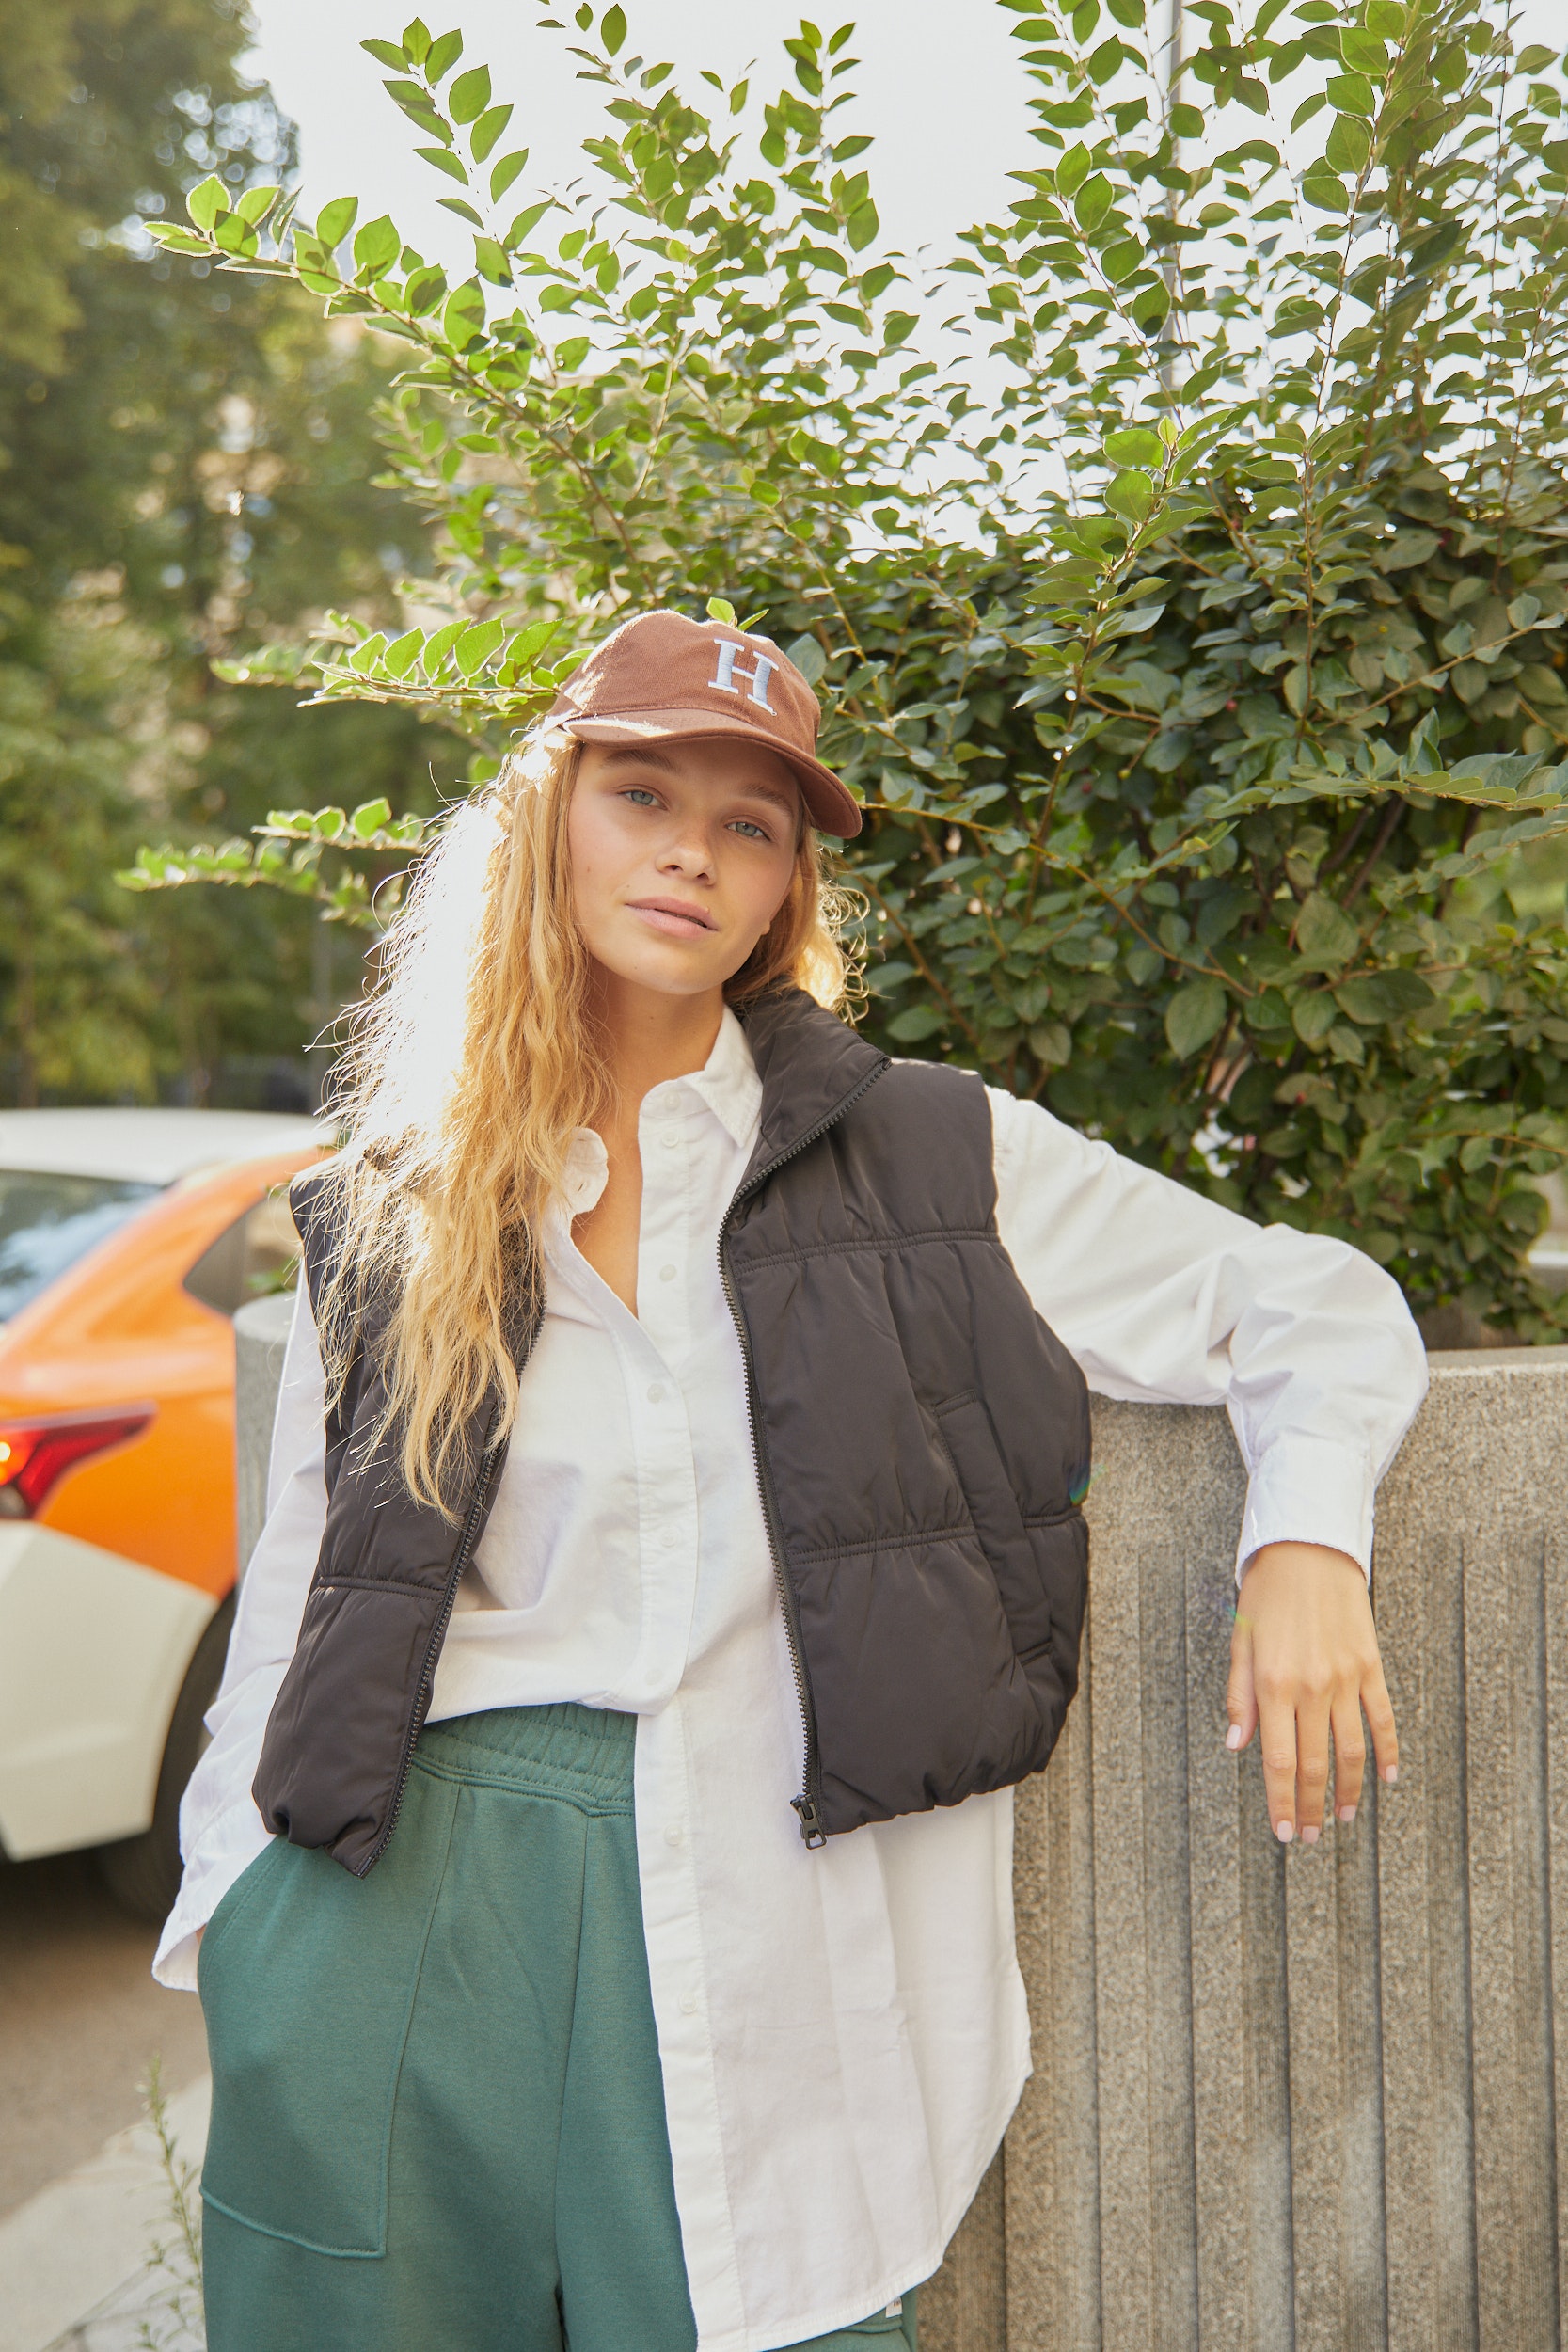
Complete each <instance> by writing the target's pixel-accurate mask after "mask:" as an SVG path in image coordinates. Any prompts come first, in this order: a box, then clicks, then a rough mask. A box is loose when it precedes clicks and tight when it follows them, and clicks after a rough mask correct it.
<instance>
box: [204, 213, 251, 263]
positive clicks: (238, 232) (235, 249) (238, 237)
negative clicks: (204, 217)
mask: <svg viewBox="0 0 1568 2352" xmlns="http://www.w3.org/2000/svg"><path fill="white" fill-rule="evenodd" d="M213 235H214V238H215V239H216V241H217V243H218V244H219V245H220V246H222V247H223V250H224V251H225V253H235V254H243V255H246V256H248V255H250V254H252V253H256V252H259V251H260V249H261V248H260V245H259V241H258V239H257V235H256V231H255V230H254V229H252V227H251V225H250V223H249V221H248V220H242V219H241V218H240V215H239V214H238V213H225V214H224V215H223V217H222V219H221V220H220V221H219V222H218V223H217V225H216V227H215V228H214V230H213Z"/></svg>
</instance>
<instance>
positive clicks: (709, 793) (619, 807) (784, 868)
mask: <svg viewBox="0 0 1568 2352" xmlns="http://www.w3.org/2000/svg"><path fill="white" fill-rule="evenodd" d="M799 834H800V788H799V787H798V786H797V784H796V782H795V779H794V777H793V776H792V775H791V773H790V771H789V770H788V769H787V768H786V767H785V765H784V761H783V760H782V759H780V758H779V757H778V755H777V754H776V753H773V752H769V751H765V750H764V749H763V747H762V746H761V745H760V744H757V743H746V742H739V741H736V740H735V739H733V738H731V737H727V736H726V737H722V738H720V737H711V736H710V737H697V738H696V739H691V740H688V741H684V742H668V741H660V742H652V743H647V744H629V743H585V744H584V745H583V747H582V752H581V756H580V759H579V762H578V774H577V782H576V785H575V787H574V788H573V793H572V805H571V809H570V812H569V814H568V817H567V837H568V840H569V843H570V847H571V859H572V893H573V904H574V909H575V912H576V914H577V919H578V928H579V930H581V932H582V936H583V940H584V942H585V943H586V945H587V947H588V951H589V953H590V955H591V956H593V958H594V961H595V962H596V963H598V964H599V965H601V966H602V967H603V969H604V970H605V971H607V972H609V973H611V974H613V975H614V976H615V977H616V978H617V979H621V980H626V981H630V982H631V983H633V984H634V985H635V986H639V987H642V988H651V989H656V990H657V991H658V992H660V993H662V994H666V995H675V996H697V995H703V994H705V993H709V992H711V991H712V990H714V989H718V988H721V987H722V986H723V984H724V982H725V981H726V980H727V979H729V978H731V977H732V976H733V975H734V974H735V973H736V972H738V971H739V969H740V967H741V965H742V964H743V963H744V962H745V961H746V959H747V957H748V956H749V955H750V954H751V952H752V948H753V947H754V946H756V943H757V941H758V940H759V939H760V938H761V937H762V935H763V933H764V931H766V930H767V929H768V925H769V923H771V921H772V920H773V917H774V915H775V914H777V913H778V911H779V909H780V907H781V906H782V905H783V904H784V898H785V897H786V895H787V893H788V890H789V883H790V877H791V875H792V873H793V871H794V867H795V845H796V841H797V839H798V837H799Z"/></svg>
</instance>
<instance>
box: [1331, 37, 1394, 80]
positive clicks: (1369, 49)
mask: <svg viewBox="0 0 1568 2352" xmlns="http://www.w3.org/2000/svg"><path fill="white" fill-rule="evenodd" d="M1339 55H1340V56H1341V57H1343V59H1344V61H1345V63H1346V65H1347V66H1349V68H1350V70H1351V72H1353V73H1370V75H1371V77H1372V79H1373V80H1374V81H1377V82H1381V81H1382V79H1383V77H1384V75H1385V74H1386V72H1387V71H1388V44H1387V42H1386V41H1384V40H1379V39H1378V36H1377V35H1376V34H1375V33H1367V32H1359V31H1357V30H1356V29H1355V28H1354V26H1350V25H1347V26H1346V28H1345V29H1344V31H1343V32H1341V34H1340V35H1339Z"/></svg>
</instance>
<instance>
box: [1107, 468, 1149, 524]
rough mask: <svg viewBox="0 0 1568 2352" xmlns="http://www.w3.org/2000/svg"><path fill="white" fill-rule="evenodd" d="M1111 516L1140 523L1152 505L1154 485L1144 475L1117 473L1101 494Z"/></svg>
mask: <svg viewBox="0 0 1568 2352" xmlns="http://www.w3.org/2000/svg"><path fill="white" fill-rule="evenodd" d="M1101 496H1102V497H1103V499H1104V501H1105V503H1106V505H1107V506H1108V507H1109V508H1110V510H1111V512H1112V514H1113V515H1120V516H1122V517H1123V518H1124V519H1125V520H1126V521H1128V522H1130V523H1141V522H1142V521H1143V519H1144V517H1145V516H1146V515H1147V514H1148V510H1149V508H1150V506H1152V504H1153V503H1154V485H1153V484H1152V483H1151V482H1150V481H1149V478H1148V474H1146V473H1132V472H1129V473H1118V474H1117V476H1116V478H1115V480H1114V481H1111V482H1108V483H1107V484H1106V485H1105V488H1104V490H1103V491H1102V492H1101Z"/></svg>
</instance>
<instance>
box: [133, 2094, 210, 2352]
mask: <svg viewBox="0 0 1568 2352" xmlns="http://www.w3.org/2000/svg"><path fill="white" fill-rule="evenodd" d="M142 2095H143V2102H144V2105H145V2106H146V2109H147V2120H148V2122H150V2124H151V2126H152V2130H153V2134H154V2137H156V2139H157V2142H158V2157H159V2162H160V2164H161V2166H162V2169H163V2175H164V2185H165V2189H166V2195H167V2201H168V2220H169V2222H170V2224H171V2225H172V2230H173V2235H172V2236H171V2237H169V2238H166V2239H165V2238H159V2239H157V2240H155V2241H154V2243H153V2245H152V2246H151V2247H150V2249H149V2252H148V2257H147V2268H148V2271H149V2273H150V2275H151V2276H152V2277H153V2278H154V2279H155V2280H157V2282H158V2288H159V2293H158V2297H157V2301H156V2304H155V2306H154V2308H153V2310H152V2311H151V2312H146V2313H144V2314H143V2316H142V2320H141V2326H140V2330H139V2332H138V2334H137V2337H136V2343H137V2344H138V2346H140V2347H141V2352H202V2347H203V2345H204V2344H205V2343H206V2330H205V2325H204V2322H203V2317H202V2304H201V2198H200V2192H199V2190H198V2185H197V2184H198V2178H199V2173H198V2168H197V2167H196V2166H195V2165H191V2164H187V2163H186V2161H185V2159H184V2158H183V2157H182V2155H181V2153H180V2150H179V2146H178V2144H177V2142H176V2140H175V2137H174V2134H173V2132H172V2130H171V2129H170V2126H169V2120H168V2103H167V2101H166V2098H165V2096H164V2086H163V2072H162V2067H161V2063H160V2061H159V2059H158V2058H156V2057H154V2058H153V2059H152V2062H151V2064H150V2067H149V2069H148V2075H147V2081H146V2084H145V2086H144V2087H143V2094H142Z"/></svg>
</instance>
